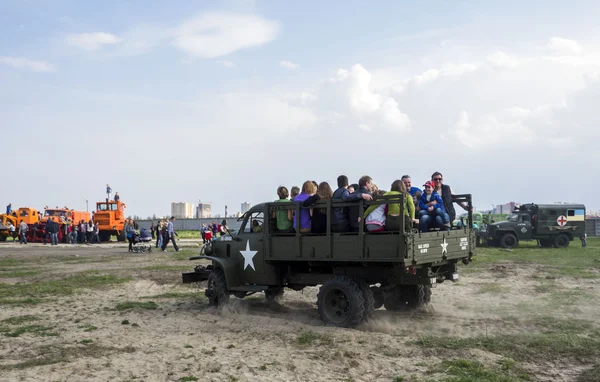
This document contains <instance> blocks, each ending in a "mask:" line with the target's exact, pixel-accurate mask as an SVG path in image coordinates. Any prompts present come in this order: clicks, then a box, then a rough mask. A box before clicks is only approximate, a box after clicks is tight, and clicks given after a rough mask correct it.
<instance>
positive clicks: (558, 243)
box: [554, 233, 570, 248]
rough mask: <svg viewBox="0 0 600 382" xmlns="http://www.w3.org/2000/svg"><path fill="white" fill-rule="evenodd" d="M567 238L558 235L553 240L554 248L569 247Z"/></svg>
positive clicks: (563, 235)
mask: <svg viewBox="0 0 600 382" xmlns="http://www.w3.org/2000/svg"><path fill="white" fill-rule="evenodd" d="M569 241H570V240H569V236H567V235H565V234H564V233H563V234H560V235H558V236H556V237H555V238H554V246H555V247H556V248H567V247H568V246H569Z"/></svg>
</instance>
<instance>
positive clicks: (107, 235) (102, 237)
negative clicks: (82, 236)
mask: <svg viewBox="0 0 600 382" xmlns="http://www.w3.org/2000/svg"><path fill="white" fill-rule="evenodd" d="M98 237H99V238H100V242H102V243H104V242H107V241H110V232H106V231H102V232H100V233H99V234H98Z"/></svg>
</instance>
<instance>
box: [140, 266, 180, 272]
mask: <svg viewBox="0 0 600 382" xmlns="http://www.w3.org/2000/svg"><path fill="white" fill-rule="evenodd" d="M190 268H191V267H190V266H189V265H188V266H185V265H152V266H149V267H144V268H141V269H142V270H145V271H168V272H170V271H177V272H183V271H190Z"/></svg>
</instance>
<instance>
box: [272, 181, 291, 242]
mask: <svg viewBox="0 0 600 382" xmlns="http://www.w3.org/2000/svg"><path fill="white" fill-rule="evenodd" d="M277 196H278V198H279V199H277V200H276V201H275V203H290V200H289V199H288V196H289V194H288V189H287V188H286V187H284V186H279V187H278V188H277ZM288 211H290V210H285V209H277V210H275V211H274V212H273V217H275V220H276V225H275V227H276V228H277V232H278V233H293V232H294V227H293V226H292V220H291V219H290V215H289V213H288Z"/></svg>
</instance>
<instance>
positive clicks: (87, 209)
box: [81, 196, 90, 212]
mask: <svg viewBox="0 0 600 382" xmlns="http://www.w3.org/2000/svg"><path fill="white" fill-rule="evenodd" d="M81 199H83V200H85V210H86V211H87V212H90V207H89V206H88V200H87V199H86V198H84V197H83V196H82V197H81Z"/></svg>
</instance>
